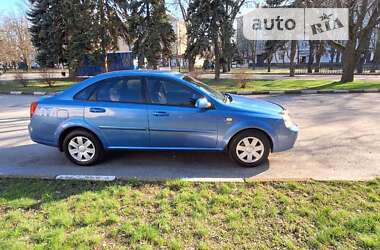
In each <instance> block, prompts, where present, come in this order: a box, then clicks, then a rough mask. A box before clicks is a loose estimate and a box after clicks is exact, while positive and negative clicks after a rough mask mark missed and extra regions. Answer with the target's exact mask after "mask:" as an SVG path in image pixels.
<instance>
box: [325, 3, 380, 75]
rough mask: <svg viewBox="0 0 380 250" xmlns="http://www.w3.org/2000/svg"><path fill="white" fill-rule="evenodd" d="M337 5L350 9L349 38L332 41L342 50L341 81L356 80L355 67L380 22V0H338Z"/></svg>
mask: <svg viewBox="0 0 380 250" xmlns="http://www.w3.org/2000/svg"><path fill="white" fill-rule="evenodd" d="M336 2H337V4H338V6H337V7H345V8H348V9H349V14H350V15H349V18H350V19H349V36H350V37H349V40H348V41H347V42H344V43H343V42H337V41H331V43H332V44H333V45H334V46H335V47H337V48H338V49H340V50H341V51H342V62H343V74H342V78H341V82H352V81H353V80H354V72H355V68H356V66H357V65H358V63H359V61H360V59H361V57H362V56H363V54H365V51H366V50H367V48H368V41H369V40H370V39H371V36H372V32H373V31H374V28H375V27H376V26H377V25H378V24H379V23H380V0H360V1H358V0H336Z"/></svg>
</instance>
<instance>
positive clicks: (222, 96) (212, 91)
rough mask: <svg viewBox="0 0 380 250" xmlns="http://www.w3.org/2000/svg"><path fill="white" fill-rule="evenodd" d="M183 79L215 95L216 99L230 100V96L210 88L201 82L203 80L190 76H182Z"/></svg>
mask: <svg viewBox="0 0 380 250" xmlns="http://www.w3.org/2000/svg"><path fill="white" fill-rule="evenodd" d="M183 80H185V81H187V82H190V83H192V84H194V85H195V86H196V87H198V88H201V89H203V90H204V91H206V92H207V93H209V94H210V95H212V96H213V97H215V98H216V99H218V100H221V101H223V102H228V101H229V100H230V97H229V96H228V95H224V94H222V93H221V92H219V91H218V90H216V89H213V88H211V87H210V86H208V85H207V84H205V83H203V82H201V81H199V80H197V79H195V78H193V77H191V76H185V77H184V78H183Z"/></svg>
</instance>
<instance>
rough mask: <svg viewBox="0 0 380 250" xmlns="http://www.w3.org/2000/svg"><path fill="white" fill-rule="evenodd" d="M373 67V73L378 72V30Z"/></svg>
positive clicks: (379, 60)
mask: <svg viewBox="0 0 380 250" xmlns="http://www.w3.org/2000/svg"><path fill="white" fill-rule="evenodd" d="M372 65H373V66H372V70H371V72H372V73H375V72H376V70H378V69H379V68H380V29H378V30H377V41H376V49H375V54H374V55H373V60H372Z"/></svg>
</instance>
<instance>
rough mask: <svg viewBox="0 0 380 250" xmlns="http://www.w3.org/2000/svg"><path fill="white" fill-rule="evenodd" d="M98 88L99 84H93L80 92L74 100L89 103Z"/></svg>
mask: <svg viewBox="0 0 380 250" xmlns="http://www.w3.org/2000/svg"><path fill="white" fill-rule="evenodd" d="M96 87H97V84H92V85H90V86H88V87H87V88H85V89H83V90H81V91H80V92H78V93H77V94H76V95H75V96H74V99H75V100H82V101H87V100H88V99H89V98H90V96H91V95H92V93H94V91H95V89H96Z"/></svg>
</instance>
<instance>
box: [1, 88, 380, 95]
mask: <svg viewBox="0 0 380 250" xmlns="http://www.w3.org/2000/svg"><path fill="white" fill-rule="evenodd" d="M58 93H60V92H41V91H33V92H29V91H25V92H24V91H0V94H2V95H33V96H45V95H56V94H58ZM228 93H230V94H237V95H308V94H356V93H380V89H352V90H346V89H339V90H329V89H326V90H314V89H304V90H276V91H231V92H228Z"/></svg>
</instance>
